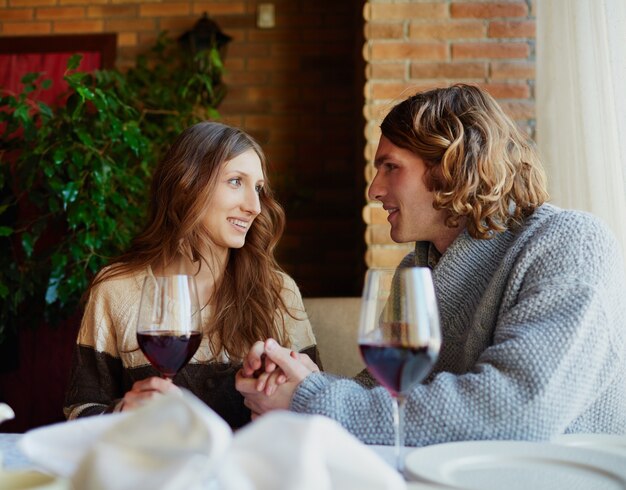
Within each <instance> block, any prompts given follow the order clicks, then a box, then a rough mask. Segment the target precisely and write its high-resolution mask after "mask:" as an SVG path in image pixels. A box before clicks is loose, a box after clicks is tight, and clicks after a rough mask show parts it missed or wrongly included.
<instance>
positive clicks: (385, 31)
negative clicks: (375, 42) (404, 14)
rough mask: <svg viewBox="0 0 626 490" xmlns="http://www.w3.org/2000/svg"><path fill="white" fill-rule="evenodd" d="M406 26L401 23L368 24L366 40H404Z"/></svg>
mask: <svg viewBox="0 0 626 490" xmlns="http://www.w3.org/2000/svg"><path fill="white" fill-rule="evenodd" d="M403 37H404V25H403V24H401V23H398V22H396V23H393V24H392V23H379V22H368V23H367V24H366V25H365V38H366V39H402V38H403Z"/></svg>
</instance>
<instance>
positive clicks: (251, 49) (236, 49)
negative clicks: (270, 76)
mask: <svg viewBox="0 0 626 490" xmlns="http://www.w3.org/2000/svg"><path fill="white" fill-rule="evenodd" d="M269 54H270V46H269V45H265V44H258V43H257V44H254V43H241V42H233V43H231V44H229V45H228V56H229V57H231V56H232V57H234V58H237V57H244V58H248V57H253V58H258V57H263V56H268V55H269Z"/></svg>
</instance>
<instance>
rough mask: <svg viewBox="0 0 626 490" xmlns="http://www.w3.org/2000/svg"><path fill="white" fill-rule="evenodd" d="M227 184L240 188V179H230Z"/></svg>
mask: <svg viewBox="0 0 626 490" xmlns="http://www.w3.org/2000/svg"><path fill="white" fill-rule="evenodd" d="M228 183H229V184H230V185H232V186H233V187H239V186H241V179H240V178H239V177H234V178H232V179H228Z"/></svg>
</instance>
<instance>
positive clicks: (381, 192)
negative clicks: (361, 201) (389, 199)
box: [367, 171, 386, 201]
mask: <svg viewBox="0 0 626 490" xmlns="http://www.w3.org/2000/svg"><path fill="white" fill-rule="evenodd" d="M381 180H382V179H381V178H380V172H378V171H377V172H376V175H374V180H372V183H371V184H370V187H369V189H368V190H367V197H369V198H370V199H371V200H372V201H380V200H381V199H382V198H383V197H384V196H385V194H386V191H385V187H384V186H383V183H382V182H381Z"/></svg>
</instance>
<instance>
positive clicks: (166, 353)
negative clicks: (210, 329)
mask: <svg viewBox="0 0 626 490" xmlns="http://www.w3.org/2000/svg"><path fill="white" fill-rule="evenodd" d="M201 340H202V334H200V332H190V333H188V334H186V333H181V332H178V331H174V330H163V331H146V332H139V333H138V334H137V342H138V343H139V347H140V348H141V351H142V352H143V353H144V355H145V356H146V357H147V358H148V360H149V361H150V364H152V365H153V366H154V367H155V368H156V369H157V370H158V371H159V372H160V373H161V374H162V375H163V376H164V377H166V378H170V379H172V378H173V377H174V376H175V375H176V373H177V372H178V371H180V369H181V368H182V367H183V366H185V365H186V364H187V363H188V362H189V360H190V359H191V358H192V357H193V355H194V354H195V352H196V350H198V347H199V346H200V341H201Z"/></svg>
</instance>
